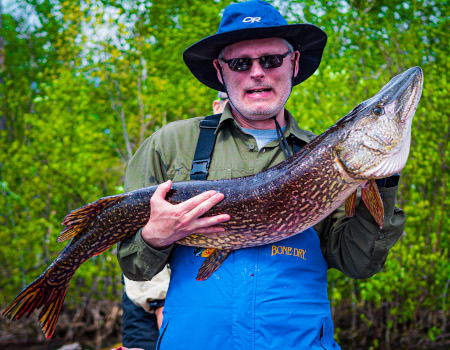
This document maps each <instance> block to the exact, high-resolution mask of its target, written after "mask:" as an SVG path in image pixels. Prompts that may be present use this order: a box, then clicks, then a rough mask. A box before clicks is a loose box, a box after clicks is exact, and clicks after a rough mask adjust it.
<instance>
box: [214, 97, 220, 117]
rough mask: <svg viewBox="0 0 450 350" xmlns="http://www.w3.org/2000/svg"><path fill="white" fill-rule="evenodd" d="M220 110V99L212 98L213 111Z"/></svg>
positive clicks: (215, 112) (217, 111)
mask: <svg viewBox="0 0 450 350" xmlns="http://www.w3.org/2000/svg"><path fill="white" fill-rule="evenodd" d="M219 110H220V101H219V100H214V102H213V113H214V114H217V113H219Z"/></svg>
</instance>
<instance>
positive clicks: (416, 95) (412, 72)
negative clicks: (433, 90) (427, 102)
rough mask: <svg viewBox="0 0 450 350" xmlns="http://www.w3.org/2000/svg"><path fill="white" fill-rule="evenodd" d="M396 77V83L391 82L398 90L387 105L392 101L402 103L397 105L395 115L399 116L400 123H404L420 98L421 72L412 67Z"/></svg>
mask: <svg viewBox="0 0 450 350" xmlns="http://www.w3.org/2000/svg"><path fill="white" fill-rule="evenodd" d="M397 77H398V79H397V81H395V82H393V84H398V85H399V88H398V90H397V92H396V93H395V94H393V95H392V96H390V99H389V102H388V103H390V102H393V101H394V100H399V101H403V102H404V103H400V104H399V107H398V109H397V110H396V113H398V115H399V116H400V122H402V123H405V122H406V121H407V120H408V119H410V118H412V116H413V115H414V113H415V112H416V109H417V105H418V103H419V100H420V96H421V95H422V89H423V71H422V68H420V67H412V68H410V69H408V70H407V71H406V72H403V73H402V74H400V75H398V76H397Z"/></svg>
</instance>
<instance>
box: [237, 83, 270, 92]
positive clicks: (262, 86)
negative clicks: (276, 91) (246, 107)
mask: <svg viewBox="0 0 450 350" xmlns="http://www.w3.org/2000/svg"><path fill="white" fill-rule="evenodd" d="M244 90H245V91H249V90H273V86H272V85H270V84H263V85H254V86H249V87H245V88H244Z"/></svg>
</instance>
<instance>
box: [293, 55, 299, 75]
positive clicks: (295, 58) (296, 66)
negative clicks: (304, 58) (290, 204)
mask: <svg viewBox="0 0 450 350" xmlns="http://www.w3.org/2000/svg"><path fill="white" fill-rule="evenodd" d="M294 60H295V72H294V77H296V76H297V74H298V70H299V64H298V62H299V61H300V51H294Z"/></svg>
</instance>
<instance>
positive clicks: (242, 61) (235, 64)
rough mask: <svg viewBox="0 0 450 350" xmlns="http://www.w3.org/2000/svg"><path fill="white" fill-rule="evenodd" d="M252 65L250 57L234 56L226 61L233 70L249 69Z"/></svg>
mask: <svg viewBox="0 0 450 350" xmlns="http://www.w3.org/2000/svg"><path fill="white" fill-rule="evenodd" d="M251 65H252V59H251V58H234V59H232V60H231V62H230V63H228V66H229V67H230V69H231V70H233V71H244V70H248V69H250V67H251Z"/></svg>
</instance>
